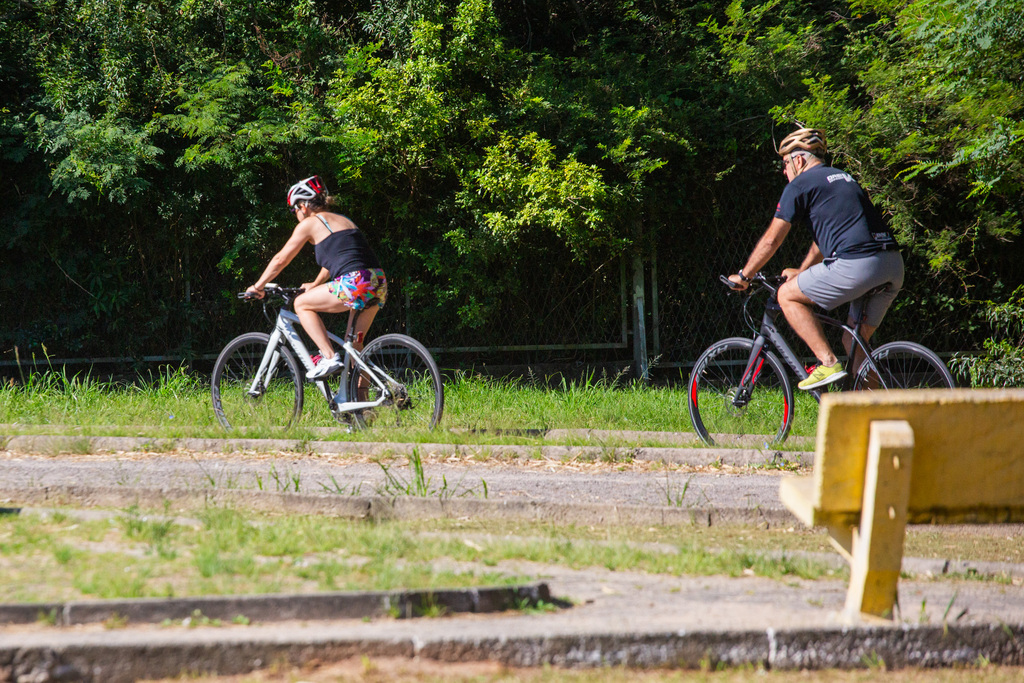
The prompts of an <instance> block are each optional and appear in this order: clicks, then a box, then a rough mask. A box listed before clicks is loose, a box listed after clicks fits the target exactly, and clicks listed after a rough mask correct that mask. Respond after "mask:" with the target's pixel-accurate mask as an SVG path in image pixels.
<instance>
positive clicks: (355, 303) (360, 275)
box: [327, 268, 388, 311]
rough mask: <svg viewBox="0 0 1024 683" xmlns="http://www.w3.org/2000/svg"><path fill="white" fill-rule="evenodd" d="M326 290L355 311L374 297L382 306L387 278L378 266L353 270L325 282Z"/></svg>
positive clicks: (385, 293) (386, 288)
mask: <svg viewBox="0 0 1024 683" xmlns="http://www.w3.org/2000/svg"><path fill="white" fill-rule="evenodd" d="M327 291H328V292H330V293H331V294H333V295H334V296H336V297H338V298H339V299H340V300H342V301H344V302H345V303H346V304H348V305H349V306H351V307H352V308H354V309H355V310H357V311H361V310H363V309H364V308H366V302H368V301H369V300H370V299H373V298H374V297H376V298H377V305H378V306H383V305H384V302H385V301H386V300H387V298H388V279H387V278H386V277H384V271H383V270H381V269H380V268H371V269H369V270H353V271H352V272H351V273H345V274H344V275H342V276H340V277H338V278H336V279H334V280H333V281H331V282H328V283H327Z"/></svg>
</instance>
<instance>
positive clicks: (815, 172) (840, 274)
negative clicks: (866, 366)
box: [729, 128, 903, 390]
mask: <svg viewBox="0 0 1024 683" xmlns="http://www.w3.org/2000/svg"><path fill="white" fill-rule="evenodd" d="M827 153H828V147H827V145H826V142H825V134H824V133H822V132H821V131H820V130H816V129H814V128H801V129H800V130H797V131H794V132H792V133H790V134H789V135H787V136H786V137H785V138H783V140H782V142H781V143H780V144H779V147H778V154H779V156H781V157H782V170H783V173H785V174H786V179H787V180H788V181H789V184H788V185H786V188H785V189H784V190H783V191H782V197H781V198H780V199H779V203H778V206H777V207H776V209H775V217H774V218H773V219H772V222H771V224H770V225H769V226H768V229H767V230H766V231H765V233H764V235H763V236H762V237H761V239H760V240H759V241H758V243H757V245H756V246H755V247H754V251H753V252H752V253H751V254H750V257H749V258H748V259H747V262H746V264H745V265H744V266H743V268H742V269H740V271H739V272H738V273H737V274H735V275H730V276H729V280H731V281H732V282H733V283H734V285H735V286H736V289H746V288H747V285H748V283H749V282H750V280H751V278H752V277H753V275H755V274H756V273H757V272H758V271H759V270H761V268H763V267H764V266H765V264H767V263H768V261H769V260H770V259H771V257H772V256H773V255H774V254H775V252H776V251H778V249H779V247H780V246H781V245H782V242H783V240H784V239H785V238H786V235H787V234H789V230H790V228H791V227H792V225H793V224H794V223H801V224H806V225H807V226H808V227H809V228H810V229H811V234H812V235H813V237H814V241H813V242H812V243H811V247H810V250H809V251H808V252H807V256H805V257H804V260H803V262H802V263H801V264H800V267H799V268H786V269H785V270H783V271H782V274H783V276H784V277H785V278H786V282H784V283H783V284H782V286H781V287H779V295H778V300H779V305H780V306H781V307H782V312H783V313H784V314H785V316H786V320H787V321H789V324H790V326H791V327H792V328H793V329H794V330H795V331H796V333H797V334H798V335H799V336H800V338H801V339H803V340H804V342H805V343H806V344H807V346H809V347H810V349H811V351H812V352H813V353H814V355H815V356H816V357H817V359H818V361H819V365H818V366H817V367H816V368H814V370H813V371H812V372H811V374H810V376H809V377H807V379H805V380H803V381H802V382H800V383H799V384H798V385H797V386H798V387H800V388H801V389H805V390H809V389H817V388H818V387H822V386H825V385H826V384H831V383H832V382H835V381H837V380H840V379H842V378H843V377H845V376H846V370H845V369H844V368H843V364H842V363H840V362H839V359H838V358H836V355H835V354H834V353H833V352H832V347H831V345H830V344H829V343H828V340H827V339H826V338H825V334H824V332H823V331H822V327H821V323H820V322H818V320H817V319H816V318H815V317H814V309H813V307H814V306H820V307H821V308H824V309H826V310H831V309H833V308H836V307H837V306H839V305H840V304H844V303H847V302H850V301H854V302H856V301H858V300H861V297H863V296H864V295H865V294H867V293H868V292H870V291H872V290H874V289H876V288H879V287H883V286H884V289H882V290H880V291H878V292H875V293H874V294H873V295H872V296H871V297H870V298H869V299H867V300H866V301H864V306H863V310H859V307H856V306H851V307H850V314H849V318H848V323H849V325H850V326H853V325H854V324H855V323H856V321H857V320H861V321H862V324H861V328H860V333H861V335H862V336H863V337H864V339H865V340H867V339H870V338H871V335H872V334H873V333H874V331H875V330H876V329H877V328H878V326H879V324H881V322H882V318H883V317H884V316H885V313H886V311H887V310H888V309H889V306H890V305H891V304H892V302H893V300H894V299H895V298H896V294H897V293H898V292H899V290H900V288H901V287H902V286H903V257H902V255H901V254H900V252H899V248H898V246H897V244H896V240H895V238H893V235H892V232H891V231H890V230H889V229H888V228H887V227H886V225H885V223H884V222H883V220H882V217H881V215H880V214H879V213H878V211H877V210H876V209H875V207H874V205H872V203H871V200H870V199H868V196H867V194H866V193H865V192H864V190H863V189H862V188H861V187H860V185H858V184H857V182H856V181H855V180H854V179H853V178H852V177H851V176H850V175H849V174H848V173H845V172H843V171H840V170H838V169H836V168H832V167H831V166H827V165H826V164H825V163H824V161H823V157H824V156H825V155H826V154H827ZM862 301H863V300H862ZM855 308H858V310H854V309H855ZM851 344H852V340H851V339H850V337H849V335H848V334H845V333H844V335H843V345H844V346H845V347H846V351H847V353H849V352H850V346H851ZM851 370H856V368H855V367H853V368H851Z"/></svg>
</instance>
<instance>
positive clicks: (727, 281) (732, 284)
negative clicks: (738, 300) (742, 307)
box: [718, 275, 743, 292]
mask: <svg viewBox="0 0 1024 683" xmlns="http://www.w3.org/2000/svg"><path fill="white" fill-rule="evenodd" d="M718 279H719V280H721V281H722V283H723V284H725V286H726V287H728V288H729V289H731V290H732V291H734V292H742V291H743V288H742V287H740V286H739V285H737V284H736V283H735V282H733V281H732V280H730V279H729V278H727V277H726V276H724V275H719V276H718Z"/></svg>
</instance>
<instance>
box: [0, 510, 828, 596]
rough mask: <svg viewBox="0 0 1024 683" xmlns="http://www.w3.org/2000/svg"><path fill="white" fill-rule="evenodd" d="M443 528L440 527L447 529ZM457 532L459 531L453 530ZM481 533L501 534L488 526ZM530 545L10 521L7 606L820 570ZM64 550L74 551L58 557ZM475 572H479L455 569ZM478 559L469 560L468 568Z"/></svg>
mask: <svg viewBox="0 0 1024 683" xmlns="http://www.w3.org/2000/svg"><path fill="white" fill-rule="evenodd" d="M437 521H438V520H432V524H431V525H429V526H428V528H436V527H437V526H438V525H437V524H434V523H435V522H437ZM452 528H453V530H454V529H455V527H452ZM479 528H480V529H487V530H494V529H496V525H494V524H492V523H488V524H487V525H485V526H481V527H479ZM521 530H522V531H526V532H528V535H527V536H525V537H522V536H519V537H516V536H511V537H503V538H498V539H489V540H483V541H479V542H469V543H467V542H466V539H465V538H464V536H463V535H461V534H458V533H450V534H436V533H433V534H427V533H421V532H420V531H419V525H418V524H411V525H410V524H408V523H405V522H375V523H371V522H362V521H350V520H342V519H331V518H324V517H309V516H284V515H280V516H258V515H250V514H246V513H243V512H241V511H239V510H234V509H229V508H221V507H209V508H206V509H204V510H203V511H202V512H201V513H200V514H199V521H198V523H189V524H180V523H173V522H170V521H169V520H167V519H162V518H159V517H149V516H145V515H143V514H142V513H141V512H140V511H139V510H137V509H135V508H131V509H128V510H126V511H124V512H121V513H120V514H115V515H112V516H111V517H110V518H109V519H106V520H103V519H100V520H89V521H85V520H80V521H75V522H74V523H71V520H67V521H64V522H61V523H56V522H54V521H53V519H52V518H44V517H31V518H25V517H15V518H8V519H0V562H2V563H3V565H4V567H5V581H4V583H3V585H0V601H4V602H11V601H30V602H31V601H36V602H41V601H48V600H50V601H52V600H68V599H77V598H82V597H100V598H114V597H159V596H166V595H176V596H188V595H207V594H235V593H264V592H279V591H298V592H302V591H315V590H370V589H373V590H391V589H428V590H431V589H436V588H458V587H464V586H477V585H507V584H510V583H517V582H521V581H522V580H524V577H520V576H511V575H509V574H506V573H502V572H499V571H497V570H496V569H494V568H495V567H496V566H497V565H498V564H499V563H500V562H501V561H503V560H532V561H536V562H540V563H546V564H556V565H563V566H570V567H577V568H582V567H607V568H609V569H616V570H632V571H646V572H651V573H664V574H672V575H682V574H698V575H700V574H727V575H740V574H743V573H749V572H751V571H752V572H754V573H757V574H760V575H763V576H772V577H783V576H799V577H805V578H808V577H815V576H820V575H822V574H823V573H824V572H825V571H827V570H826V569H825V568H824V567H817V566H815V565H814V563H812V562H808V561H802V560H786V559H784V560H781V561H780V560H778V559H772V558H770V557H767V556H762V555H761V554H759V553H758V552H756V551H748V550H745V549H742V548H736V547H733V548H732V549H728V550H721V551H719V550H715V549H714V548H713V547H711V546H708V545H705V544H704V543H703V542H702V540H701V539H700V538H699V537H696V536H692V535H691V536H689V537H684V538H683V539H682V540H679V539H678V538H677V530H672V529H660V530H652V531H650V532H646V533H647V535H648V536H650V537H651V538H652V539H655V540H657V541H658V542H659V543H661V544H667V546H668V547H669V548H670V551H669V552H666V550H665V549H664V548H646V547H643V546H642V545H638V544H637V543H636V542H635V541H636V540H637V539H638V537H639V536H641V535H642V534H638V533H637V530H632V531H630V530H626V529H623V530H621V533H620V532H619V531H615V530H614V529H611V528H608V529H604V533H599V532H598V531H597V530H590V529H589V528H586V527H569V528H556V527H551V526H546V525H527V526H524V527H522V528H521ZM54 548H66V549H67V550H59V551H55V550H54ZM453 562H454V563H455V565H454V566H456V567H467V566H471V567H472V569H459V570H456V569H453V568H452V566H453V565H452V563H453ZM461 563H467V564H465V565H464V564H461Z"/></svg>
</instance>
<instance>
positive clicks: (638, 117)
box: [0, 0, 1024, 359]
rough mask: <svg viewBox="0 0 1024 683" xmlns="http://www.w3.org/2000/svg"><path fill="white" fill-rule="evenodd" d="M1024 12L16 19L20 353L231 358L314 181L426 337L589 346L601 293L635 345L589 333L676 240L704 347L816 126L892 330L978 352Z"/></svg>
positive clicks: (674, 286)
mask: <svg viewBox="0 0 1024 683" xmlns="http://www.w3.org/2000/svg"><path fill="white" fill-rule="evenodd" d="M1022 11H1024V2H1022V0H1002V1H1000V2H995V0H921V1H918V2H911V3H895V2H891V1H889V0H853V1H851V2H826V1H812V2H806V1H797V0H769V1H768V2H760V3H757V2H749V1H748V2H739V1H735V2H729V3H726V2H714V1H712V0H705V1H699V0H659V1H657V2H655V1H654V0H544V1H541V0H524V1H523V2H517V3H493V2H489V1H487V0H363V1H352V2H347V1H341V0H337V1H333V2H329V1H320V0H316V1H314V0H268V1H265V2H259V3H251V2H239V1H237V0H178V1H169V2H153V1H146V0H103V1H100V0H33V1H29V0H0V145H2V148H0V198H2V202H0V214H2V215H0V221H2V223H0V224H2V225H3V228H2V231H3V232H2V235H3V241H2V247H0V248H2V249H3V251H2V252H0V253H2V260H3V268H2V269H0V283H2V292H3V293H2V295H0V296H2V299H0V307H2V308H0V312H2V316H3V320H4V325H3V328H2V329H0V348H3V350H4V355H3V358H4V359H11V357H12V353H11V350H12V349H13V347H15V346H18V347H19V349H20V351H21V353H22V355H23V356H24V355H27V354H28V353H31V352H37V351H38V350H39V349H40V347H41V345H42V344H45V345H46V346H47V349H48V351H49V352H51V353H55V354H57V355H62V356H69V355H104V356H110V355H136V356H141V355H143V354H171V355H173V354H184V355H191V354H200V353H209V352H211V351H216V349H217V348H219V346H220V345H221V344H222V343H223V342H224V340H225V339H227V338H228V337H229V336H231V335H233V334H234V333H235V332H236V331H238V330H237V329H236V328H238V327H239V326H240V325H241V324H242V323H241V321H240V319H239V316H240V314H239V312H238V307H237V306H235V305H234V302H233V297H232V293H233V292H234V291H237V290H239V289H241V288H243V287H244V286H245V285H247V284H249V283H250V282H251V281H252V280H253V279H255V274H257V273H258V272H259V270H260V269H261V268H262V266H263V265H264V264H265V262H266V260H267V259H268V258H269V256H270V255H271V254H272V253H273V252H274V250H275V249H276V248H278V247H279V245H280V244H282V243H283V241H284V239H285V238H286V237H287V235H288V233H289V231H290V229H291V227H292V222H291V221H292V219H291V216H290V214H288V213H287V212H286V211H285V209H284V203H283V193H284V189H285V188H287V186H288V185H289V184H290V183H292V182H294V181H295V180H296V179H298V178H301V177H303V176H305V175H309V174H311V173H314V172H316V173H319V174H321V175H322V176H323V177H325V178H326V179H327V181H328V183H329V186H330V187H331V188H332V190H333V192H334V193H335V194H336V196H337V198H338V199H339V200H340V203H341V206H342V207H343V208H344V211H345V212H346V213H348V214H349V215H351V216H352V217H353V218H354V219H355V220H356V221H357V222H358V223H359V224H360V225H362V226H364V228H365V229H366V230H367V232H368V234H369V236H370V238H371V242H372V243H373V244H374V245H375V246H376V247H377V248H378V251H379V252H380V254H381V257H382V260H383V261H384V263H385V264H386V266H387V269H388V271H389V275H390V276H391V277H392V279H393V281H394V283H395V291H396V292H400V293H401V296H395V297H394V298H395V305H394V306H392V305H391V304H389V308H390V310H391V313H390V315H392V316H398V318H400V319H401V322H402V324H408V325H410V326H411V327H413V328H414V329H415V330H416V333H417V334H418V335H422V336H425V337H427V338H428V340H430V341H432V342H435V343H436V342H437V341H438V340H445V341H449V342H450V341H452V340H468V341H472V342H477V343H482V342H487V343H493V344H501V343H509V340H511V339H512V338H513V337H514V335H513V333H512V332H510V331H509V330H510V325H512V324H513V323H512V322H510V321H513V322H514V321H519V322H522V321H525V320H526V319H528V318H536V321H535V323H534V327H533V328H530V329H531V330H534V331H531V332H530V334H531V335H535V334H536V332H535V330H536V329H537V328H538V327H546V328H551V327H558V328H559V329H564V330H569V332H572V330H574V329H575V326H576V321H575V320H574V319H571V318H572V315H571V313H570V314H567V313H566V312H565V307H566V305H562V304H561V303H560V302H561V301H562V299H563V298H567V297H568V293H572V292H574V291H575V289H576V288H578V287H580V286H581V285H580V282H582V279H581V277H580V276H579V275H578V273H584V274H586V278H589V279H586V282H587V283H588V284H587V286H586V287H584V290H589V292H587V291H583V292H581V293H580V294H581V295H584V294H585V295H588V296H590V299H592V300H594V301H596V302H598V303H596V304H594V308H593V310H590V311H589V314H591V315H592V316H593V317H594V318H595V319H598V320H601V319H603V318H602V316H603V317H608V318H609V319H610V321H609V329H610V330H611V332H609V330H608V329H604V328H601V327H600V325H599V326H598V328H594V327H593V326H591V327H589V328H586V330H585V331H584V332H579V333H577V337H579V338H577V340H576V341H578V342H588V341H595V339H591V338H586V335H595V334H596V335H598V336H600V335H605V336H608V335H609V334H614V333H615V324H616V323H615V320H614V319H612V318H614V314H615V313H616V312H617V311H618V306H619V302H618V299H617V296H618V289H619V281H618V279H617V276H618V259H619V258H620V257H621V256H622V255H624V254H625V255H627V256H628V255H632V254H633V253H641V254H643V256H644V258H645V259H646V258H648V255H649V254H651V253H652V250H655V251H657V252H658V254H659V255H660V256H659V259H660V261H659V264H660V265H659V268H660V269H661V272H662V273H667V272H669V268H671V278H668V279H666V282H667V283H668V284H666V285H665V288H666V292H665V293H664V294H663V304H664V307H665V311H666V315H670V314H672V313H673V312H675V314H676V315H677V317H678V318H679V320H677V322H676V326H677V327H678V328H679V329H685V328H687V327H688V326H690V325H691V324H693V323H692V320H691V319H690V318H692V316H693V314H692V313H686V311H687V310H689V309H686V307H685V303H686V302H687V301H688V300H690V299H691V298H693V297H694V296H697V294H696V292H700V291H701V290H702V288H703V287H704V286H705V285H704V284H703V283H704V282H706V281H709V280H711V278H709V273H708V270H709V266H713V267H719V264H721V265H720V267H722V268H734V267H735V264H736V263H739V262H740V261H741V259H742V258H743V256H744V255H745V254H746V251H747V250H748V249H749V248H750V246H751V245H752V244H753V241H754V240H755V239H756V237H757V235H758V234H759V233H760V231H761V230H763V227H764V225H766V223H767V220H768V218H769V217H770V213H771V208H772V206H773V205H774V201H775V199H776V196H777V194H778V192H779V191H780V190H781V184H782V178H781V176H780V175H779V174H778V173H777V168H776V161H775V157H774V156H773V155H772V140H773V139H777V138H778V137H780V136H781V135H782V134H784V133H785V132H786V131H787V130H789V128H790V127H791V125H792V123H793V121H794V120H799V121H802V122H804V123H806V124H808V125H817V126H822V127H824V128H826V129H827V130H828V131H829V133H830V141H831V143H832V145H833V148H834V153H835V154H834V157H835V158H834V163H835V164H836V165H839V166H842V167H845V168H848V169H849V170H851V171H852V172H854V173H855V174H856V175H857V176H858V177H859V178H860V179H861V180H862V181H863V182H864V184H865V185H866V186H867V187H868V188H869V189H870V191H871V192H872V193H873V196H874V197H875V199H876V201H877V202H878V203H879V205H880V206H881V207H883V208H884V210H885V211H886V213H887V215H888V216H889V217H890V219H891V221H892V223H893V225H894V226H895V228H896V229H897V232H898V235H899V238H900V240H901V242H902V243H903V244H904V245H906V246H907V247H908V248H909V254H910V258H909V259H908V260H909V262H910V264H911V269H912V273H913V275H914V281H915V282H917V283H918V285H917V286H916V288H914V287H912V288H911V291H910V295H909V296H906V297H904V298H903V299H902V300H901V303H900V308H899V309H898V310H897V311H895V312H894V320H895V322H894V324H904V325H907V324H916V325H918V326H922V327H926V328H929V329H931V328H934V329H937V330H938V329H952V328H957V329H968V330H973V329H974V328H979V329H980V330H981V331H984V330H985V329H986V328H985V325H986V324H987V323H986V322H985V318H984V308H985V306H984V304H983V303H978V302H983V301H1003V300H1005V299H1006V298H1007V297H1008V295H1009V293H1010V292H1012V291H1013V290H1014V289H1015V288H1016V285H1017V284H1019V282H1020V280H1021V272H1022V269H1021V266H1020V265H1018V263H1019V262H1020V260H1021V247H1020V226H1021V215H1022V212H1024V199H1022V197H1024V145H1022V144H1020V143H1021V139H1022V138H1024V116H1022V114H1024V82H1022V69H1021V66H1020V64H1021V63H1022V62H1024V29H1022V22H1021V21H1020V20H1019V17H1020V16H1021V14H1022ZM795 246H796V247H799V248H798V249H797V250H798V251H800V250H802V249H803V248H804V247H805V246H806V243H803V244H798V245H795ZM566 264H573V267H575V268H576V269H577V270H572V269H571V268H569V267H568V266H567V265H566ZM609 264H611V265H609ZM780 265H781V264H780ZM291 268H292V269H295V271H296V272H295V273H294V277H291V276H290V277H289V280H288V281H289V282H299V281H301V279H302V278H303V276H308V275H310V274H311V273H312V272H313V270H314V265H313V263H312V259H311V258H305V259H304V260H303V264H302V265H299V263H298V262H297V263H296V265H293V266H292V267H291ZM303 269H305V270H303ZM569 273H572V274H571V275H570V274H569ZM602 278H604V279H602ZM608 292H611V295H610V296H608V295H607V294H608ZM563 293H566V294H565V297H563V296H562V294H563ZM605 301H607V304H608V310H609V311H611V314H609V315H605V312H604V311H605V309H602V308H601V305H603V304H602V303H601V302H605ZM560 305H561V306H562V308H559V306H560ZM573 305H574V306H575V305H576V304H573ZM385 310H388V309H385ZM552 311H554V312H552ZM546 316H547V317H546ZM901 321H902V322H901ZM523 324H525V323H523ZM581 325H582V323H581ZM582 327H586V326H585V325H584V326H582ZM581 329H582V328H581ZM595 329H596V331H595ZM569 332H567V333H566V334H569ZM474 335H475V336H474ZM678 336H680V337H681V336H683V333H679V335H678ZM517 339H518V338H517ZM946 339H948V338H946ZM963 339H964V340H965V341H963V345H964V346H965V347H969V346H971V345H972V344H974V345H979V344H980V337H978V336H975V337H963ZM971 339H973V340H974V341H970V340H971ZM602 340H603V339H598V340H597V341H602ZM949 350H952V349H949ZM686 353H689V350H688V349H687V351H686Z"/></svg>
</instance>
